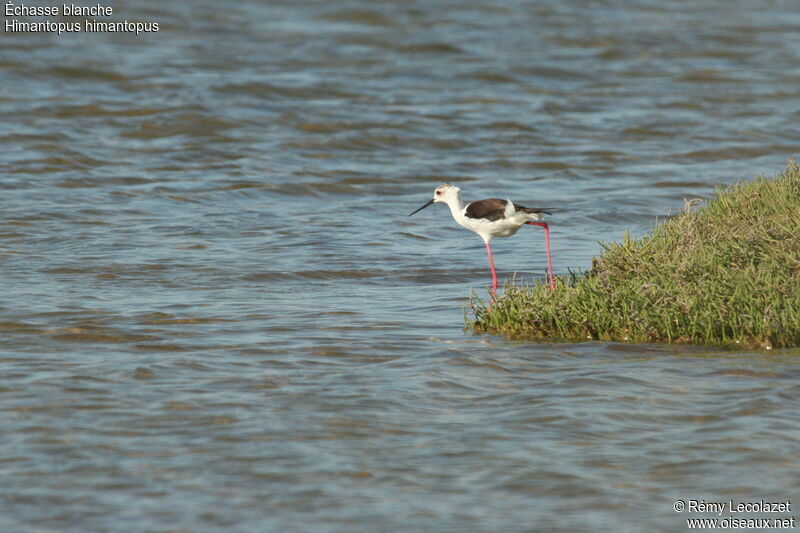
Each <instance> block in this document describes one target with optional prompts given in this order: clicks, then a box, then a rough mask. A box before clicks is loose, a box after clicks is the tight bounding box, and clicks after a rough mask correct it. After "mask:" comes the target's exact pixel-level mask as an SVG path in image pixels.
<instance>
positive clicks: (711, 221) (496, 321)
mask: <svg viewBox="0 0 800 533" xmlns="http://www.w3.org/2000/svg"><path fill="white" fill-rule="evenodd" d="M603 248H604V251H603V253H602V254H601V255H600V257H599V258H595V259H594V260H593V261H592V268H591V270H589V271H588V272H584V273H581V274H577V275H573V276H569V277H561V278H559V280H558V282H557V287H556V289H555V290H551V289H550V288H549V287H547V286H546V285H543V284H540V283H534V284H533V285H528V286H519V285H511V286H507V287H506V290H505V292H504V294H503V296H499V297H498V299H497V300H496V301H495V303H494V304H493V305H492V307H491V309H488V308H487V306H486V305H484V304H483V303H482V302H479V301H477V300H475V299H473V301H472V304H471V305H472V309H473V313H474V322H473V320H472V319H470V322H472V324H471V325H472V327H473V329H474V330H475V331H478V332H484V331H485V332H492V333H500V334H504V335H510V336H514V337H525V338H547V339H573V340H578V339H601V340H617V341H633V342H679V343H702V344H717V345H735V344H739V345H745V346H762V347H766V348H771V347H785V346H798V345H800V167H798V165H797V164H796V163H795V162H790V164H789V166H788V167H787V168H786V170H785V171H784V172H783V173H782V174H780V175H778V176H775V177H774V178H771V179H766V178H757V179H755V180H754V181H752V182H747V183H739V184H736V185H733V186H730V187H727V188H720V189H718V190H717V191H716V194H715V196H714V198H713V199H711V200H710V201H709V202H708V203H707V205H705V206H703V207H699V208H697V209H695V210H694V211H692V212H686V213H682V214H680V215H678V216H676V217H674V218H672V219H670V220H668V221H666V222H664V223H660V224H657V225H656V226H655V227H654V228H653V232H652V234H651V235H648V236H645V237H642V238H639V239H631V238H630V237H629V236H628V235H625V236H624V238H623V240H622V242H621V243H618V244H608V245H603Z"/></svg>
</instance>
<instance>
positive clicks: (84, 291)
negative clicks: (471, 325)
mask: <svg viewBox="0 0 800 533" xmlns="http://www.w3.org/2000/svg"><path fill="white" fill-rule="evenodd" d="M112 5H113V7H114V10H115V11H114V17H113V19H114V20H125V19H129V20H138V21H153V22H158V23H159V25H160V30H159V31H158V32H157V33H151V34H142V35H139V36H138V37H137V36H135V35H129V34H111V33H94V34H89V33H78V34H63V35H61V36H58V35H56V34H49V33H38V34H35V33H27V34H21V33H12V32H4V33H2V34H0V76H1V77H0V79H1V80H2V83H1V84H0V116H2V120H0V148H2V151H0V168H1V169H2V173H0V207H2V211H1V212H0V265H1V268H2V278H1V279H2V281H0V287H2V291H1V292H0V333H1V334H2V336H1V337H0V338H1V339H2V340H1V341H0V347H1V348H2V350H0V351H1V353H0V375H2V381H0V419H1V420H2V433H1V434H0V435H2V436H1V437H0V442H1V443H2V447H1V448H0V474H1V475H2V479H3V482H2V484H0V529H2V530H3V531H33V532H46V531H76V532H77V531H81V532H85V531H93V532H94V531H98V532H103V531H152V532H166V531H235V532H250V531H303V532H307V531H400V530H409V531H541V530H558V531H580V530H595V531H596V530H624V531H641V530H663V531H676V530H681V531H682V530H684V529H685V526H686V524H685V518H686V517H687V514H686V513H684V514H678V513H676V512H675V511H674V510H673V503H674V501H675V500H676V499H687V500H688V499H691V498H695V499H706V500H709V501H727V500H728V499H738V500H742V501H758V500H759V499H762V498H764V499H767V500H769V499H773V500H786V499H792V498H794V502H795V505H800V482H798V479H800V467H798V462H797V459H796V458H797V455H798V453H800V433H798V429H797V428H798V423H800V415H798V400H797V398H798V396H800V385H798V383H800V358H798V357H797V356H798V352H797V351H783V352H768V353H728V352H720V351H718V350H716V349H714V348H711V347H705V348H702V347H675V346H649V345H620V344H605V343H585V344H566V343H528V342H519V341H509V340H506V339H503V338H497V337H492V336H483V335H474V334H472V333H470V332H469V331H464V329H463V326H464V319H463V311H462V307H463V306H464V304H465V303H466V302H467V301H468V298H469V294H470V290H471V289H475V290H476V291H478V292H479V294H481V295H484V294H485V292H484V290H485V287H486V285H487V284H488V282H489V274H488V269H487V265H486V258H485V255H484V250H483V245H482V243H481V241H480V239H479V238H478V237H477V236H475V235H473V234H470V233H469V232H466V231H464V230H462V229H461V228H458V227H457V226H456V225H455V223H454V222H453V221H452V219H451V218H450V216H449V213H448V212H447V210H446V209H445V208H443V207H441V206H434V207H431V208H429V209H427V210H425V211H422V212H421V213H419V214H417V215H415V216H414V217H413V218H408V217H407V216H406V215H407V214H408V213H409V212H410V211H412V210H413V209H415V208H417V207H419V206H420V205H421V204H422V203H424V202H425V201H427V200H428V199H429V198H430V197H431V194H432V191H433V188H434V187H435V186H436V185H438V184H439V183H441V182H445V181H449V182H452V183H455V184H458V185H459V186H461V187H462V189H463V191H464V195H465V198H467V199H478V198H483V197H487V196H495V195H501V196H503V197H510V198H512V199H513V200H514V201H517V202H519V203H522V204H526V205H531V206H548V207H549V206H554V207H556V208H558V211H557V213H556V214H555V215H554V216H553V217H551V219H550V220H551V223H552V228H553V231H552V238H553V253H554V258H555V269H556V271H557V273H566V272H567V269H570V268H571V269H585V268H588V267H589V265H590V263H591V258H592V256H594V255H596V254H598V253H599V251H600V245H599V244H597V242H598V241H602V240H606V241H610V240H617V239H619V238H620V237H621V236H622V234H623V233H624V232H625V231H626V230H630V231H632V232H633V233H635V234H641V233H644V232H646V231H647V230H648V229H649V228H650V227H651V225H652V224H653V223H654V221H655V220H656V218H657V217H665V216H668V215H669V213H670V212H675V211H677V210H680V209H682V207H683V205H684V199H691V198H696V197H701V198H702V197H708V195H709V194H710V193H711V191H712V190H713V187H714V186H716V185H720V184H725V183H731V182H733V181H736V180H738V179H747V178H751V177H752V176H754V175H756V174H759V173H766V174H774V173H776V172H778V171H780V170H781V169H782V168H783V167H784V165H785V163H786V161H787V160H788V159H789V158H791V157H793V156H796V155H797V153H798V146H800V127H798V124H800V111H799V110H800V91H798V87H800V8H799V7H798V4H797V3H796V2H795V1H794V0H791V1H790V0H785V1H783V0H773V1H767V2H761V3H759V5H758V7H756V6H754V5H753V4H752V3H748V2H736V1H729V0H711V1H705V2H679V1H675V0H661V1H659V0H638V1H636V2H617V1H613V0H606V1H602V2H588V1H578V0H576V1H571V2H562V1H545V2H532V1H530V2H529V1H508V2H475V1H471V0H467V1H465V2H455V1H453V2H447V1H436V2H427V1H413V0H412V1H403V2H399V1H391V2H390V1H370V2H368V1H366V0H353V1H348V2H340V1H326V2H321V1H318V2H289V1H283V2H256V1H254V0H244V1H241V2H231V3H221V2H212V1H208V0H196V1H193V2H172V3H164V2H155V1H152V0H141V1H139V2H115V3H113V4H112ZM6 19H7V17H6ZM6 19H4V22H5V20H6ZM494 244H495V245H494V249H495V260H496V263H497V266H498V269H499V271H500V274H501V275H502V276H509V277H510V276H511V275H513V274H514V273H518V274H519V275H522V276H524V277H526V278H533V277H542V276H543V275H544V264H545V263H544V256H543V243H542V235H541V232H540V230H538V229H536V228H530V229H528V230H523V231H520V233H519V234H517V236H515V237H514V238H513V239H505V240H502V239H499V240H497V241H495V243H494ZM761 516H763V515H761Z"/></svg>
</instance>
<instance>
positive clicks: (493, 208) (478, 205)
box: [408, 183, 556, 294]
mask: <svg viewBox="0 0 800 533" xmlns="http://www.w3.org/2000/svg"><path fill="white" fill-rule="evenodd" d="M438 202H443V203H445V204H447V207H449V208H450V212H451V213H452V214H453V218H454V219H455V221H456V222H458V223H459V224H460V225H462V226H464V227H465V228H467V229H468V230H471V231H474V232H475V233H477V234H478V235H480V237H481V239H483V242H484V243H485V244H486V253H487V254H488V255H489V267H490V268H491V269H492V294H494V293H496V292H497V273H496V272H495V270H494V260H493V259H492V247H491V246H490V245H489V241H491V240H492V237H511V236H512V235H514V234H515V233H516V232H517V230H519V228H521V227H522V226H523V224H530V225H532V226H540V227H542V228H544V242H545V250H546V251H547V273H548V276H549V280H550V288H551V289H555V288H556V283H555V280H554V279H553V262H552V260H551V258H550V227H549V226H548V224H547V222H540V221H539V219H540V218H541V215H542V214H548V215H549V214H551V213H549V212H548V211H546V210H545V209H532V208H530V207H524V206H521V205H518V204H514V203H512V202H511V200H501V199H500V198H488V199H486V200H478V201H477V202H470V203H468V204H467V205H466V206H465V205H464V204H463V202H462V201H461V189H459V188H458V187H456V186H454V185H450V184H449V183H443V184H442V185H439V186H438V187H436V190H435V191H434V192H433V200H431V201H430V202H428V203H427V204H425V205H423V206H422V207H420V208H419V209H417V210H416V211H414V212H413V213H411V214H409V215H408V216H411V215H413V214H414V213H418V212H420V211H422V210H423V209H425V208H426V207H428V206H429V205H431V204H435V203H438Z"/></svg>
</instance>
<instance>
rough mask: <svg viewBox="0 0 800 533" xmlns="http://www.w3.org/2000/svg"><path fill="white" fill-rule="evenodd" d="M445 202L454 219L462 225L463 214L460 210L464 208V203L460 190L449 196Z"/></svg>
mask: <svg viewBox="0 0 800 533" xmlns="http://www.w3.org/2000/svg"><path fill="white" fill-rule="evenodd" d="M446 203H447V207H449V208H450V213H452V215H453V218H454V219H455V221H456V222H458V223H459V224H461V225H462V226H463V225H464V214H463V213H462V211H463V210H464V203H463V202H462V201H461V191H457V192H456V193H455V194H454V195H452V196H449V197H448V198H447V202H446Z"/></svg>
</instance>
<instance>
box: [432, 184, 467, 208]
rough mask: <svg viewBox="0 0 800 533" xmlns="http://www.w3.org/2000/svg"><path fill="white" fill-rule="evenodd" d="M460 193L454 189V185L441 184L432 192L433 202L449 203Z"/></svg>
mask: <svg viewBox="0 0 800 533" xmlns="http://www.w3.org/2000/svg"><path fill="white" fill-rule="evenodd" d="M460 192H461V189H459V188H458V187H456V186H455V185H450V184H449V183H442V184H441V185H439V186H438V187H436V190H435V191H433V202H434V203H436V202H444V203H446V204H447V203H450V202H451V201H452V200H456V199H458V193H460Z"/></svg>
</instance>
